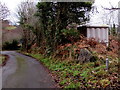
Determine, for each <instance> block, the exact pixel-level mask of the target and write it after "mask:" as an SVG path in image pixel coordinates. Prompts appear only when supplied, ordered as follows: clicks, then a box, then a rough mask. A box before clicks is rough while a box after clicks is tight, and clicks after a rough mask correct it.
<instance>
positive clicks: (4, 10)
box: [0, 2, 10, 20]
mask: <svg viewBox="0 0 120 90" xmlns="http://www.w3.org/2000/svg"><path fill="white" fill-rule="evenodd" d="M9 14H10V11H9V9H8V7H7V6H6V5H5V4H2V3H1V2H0V20H3V19H5V18H6V17H7V16H8V15H9Z"/></svg>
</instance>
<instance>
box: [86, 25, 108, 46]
mask: <svg viewBox="0 0 120 90" xmlns="http://www.w3.org/2000/svg"><path fill="white" fill-rule="evenodd" d="M87 38H95V39H96V40H97V41H99V42H104V43H106V44H107V45H108V42H109V40H108V28H94V27H93V28H89V27H88V28H87Z"/></svg>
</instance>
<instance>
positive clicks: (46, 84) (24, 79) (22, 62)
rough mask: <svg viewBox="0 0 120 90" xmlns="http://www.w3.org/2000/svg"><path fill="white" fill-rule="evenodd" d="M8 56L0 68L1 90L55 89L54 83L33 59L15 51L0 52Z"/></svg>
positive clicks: (41, 66)
mask: <svg viewBox="0 0 120 90" xmlns="http://www.w3.org/2000/svg"><path fill="white" fill-rule="evenodd" d="M2 54H6V55H8V56H9V59H8V61H7V63H6V65H5V66H3V68H2V88H55V87H56V83H55V82H54V80H53V79H52V78H51V76H50V75H49V73H48V72H47V70H46V69H45V68H44V67H43V65H42V64H40V63H39V62H38V61H36V60H35V59H33V58H31V57H29V56H25V55H23V54H20V53H17V52H15V51H2Z"/></svg>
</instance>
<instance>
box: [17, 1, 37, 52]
mask: <svg viewBox="0 0 120 90" xmlns="http://www.w3.org/2000/svg"><path fill="white" fill-rule="evenodd" d="M35 12H36V7H35V4H34V2H30V1H29V0H28V1H26V2H21V4H20V5H19V6H18V17H19V20H20V22H19V23H20V26H21V28H22V33H23V39H22V42H23V47H22V48H23V49H24V50H28V49H29V48H30V47H31V45H32V44H33V43H34V41H35V39H36V36H35V35H34V34H33V33H34V32H35V31H34V30H35V28H34V27H35V26H36V25H37V26H38V24H36V23H37V18H36V17H34V14H35Z"/></svg>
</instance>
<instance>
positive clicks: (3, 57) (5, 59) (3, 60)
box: [0, 54, 8, 66]
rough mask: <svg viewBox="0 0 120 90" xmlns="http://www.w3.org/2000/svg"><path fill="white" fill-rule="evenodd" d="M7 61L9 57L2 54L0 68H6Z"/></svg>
mask: <svg viewBox="0 0 120 90" xmlns="http://www.w3.org/2000/svg"><path fill="white" fill-rule="evenodd" d="M7 59H8V56H7V55H3V54H0V66H4V65H5V64H6V61H7Z"/></svg>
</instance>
